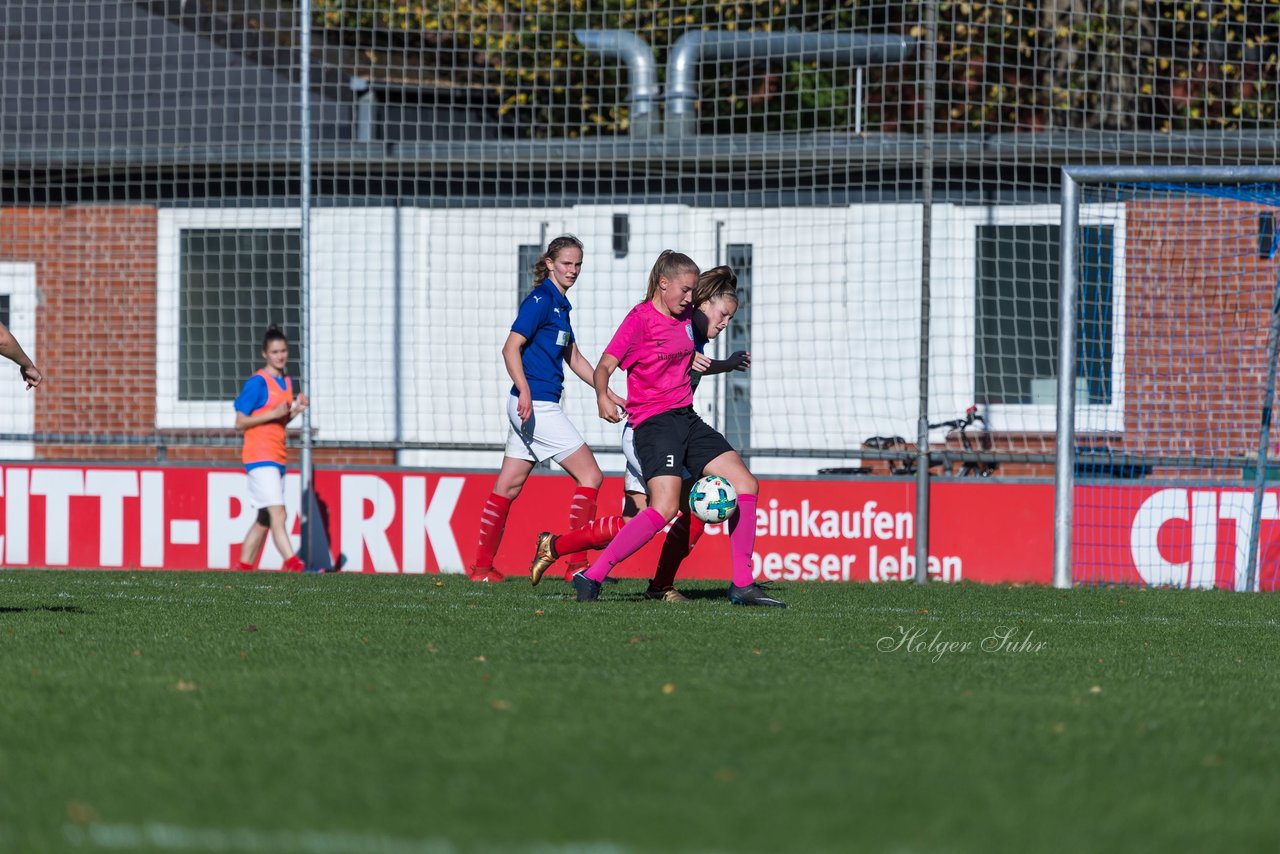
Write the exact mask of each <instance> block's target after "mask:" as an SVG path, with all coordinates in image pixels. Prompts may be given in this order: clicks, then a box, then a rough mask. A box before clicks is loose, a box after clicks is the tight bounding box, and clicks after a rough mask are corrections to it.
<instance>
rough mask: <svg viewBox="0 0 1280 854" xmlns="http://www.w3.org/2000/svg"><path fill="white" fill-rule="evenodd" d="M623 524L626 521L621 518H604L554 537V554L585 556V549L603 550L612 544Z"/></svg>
mask: <svg viewBox="0 0 1280 854" xmlns="http://www.w3.org/2000/svg"><path fill="white" fill-rule="evenodd" d="M625 524H627V520H626V519H623V518H622V517H621V516H605V517H603V518H600V519H597V520H595V521H594V522H592V523H591V524H589V525H583V526H582V527H581V528H574V529H573V530H572V531H570V532H569V533H567V534H561V535H560V536H558V537H556V539H555V544H554V545H555V549H556V554H558V555H559V554H572V553H575V552H576V553H577V554H580V555H585V554H586V550H587V549H603V548H604V547H605V546H607V545H609V543H611V542H613V538H614V537H616V536H618V532H619V531H621V530H622V526H623V525H625Z"/></svg>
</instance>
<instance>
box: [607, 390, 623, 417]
mask: <svg viewBox="0 0 1280 854" xmlns="http://www.w3.org/2000/svg"><path fill="white" fill-rule="evenodd" d="M609 399H610V400H612V401H613V405H614V406H616V407H618V409H619V410H621V411H622V414H623V415H626V414H627V401H626V399H625V398H621V397H618V396H617V395H616V394H614V393H613V390H612V389H611V390H610V391H609Z"/></svg>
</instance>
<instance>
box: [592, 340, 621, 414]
mask: <svg viewBox="0 0 1280 854" xmlns="http://www.w3.org/2000/svg"><path fill="white" fill-rule="evenodd" d="M619 364H621V363H620V362H619V361H618V357H617V356H613V355H611V354H609V353H605V354H604V355H603V356H601V357H600V362H599V364H597V365H596V370H595V374H594V375H593V377H592V383H591V384H592V385H593V386H595V389H596V409H597V410H599V412H600V417H601V418H603V419H604V420H605V421H608V422H609V423H610V424H617V423H618V422H619V421H621V420H622V416H623V414H624V413H623V407H622V406H621V405H620V404H619V403H618V399H619V398H618V396H617V395H616V394H614V393H613V391H612V390H610V388H609V378H610V377H611V376H613V372H614V371H616V370H617V369H618V365H619Z"/></svg>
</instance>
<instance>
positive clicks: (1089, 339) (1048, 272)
mask: <svg viewBox="0 0 1280 854" xmlns="http://www.w3.org/2000/svg"><path fill="white" fill-rule="evenodd" d="M1058 232H1059V227H1058V226H1057V225H1049V224H1043V225H982V226H979V227H978V274H977V300H978V304H977V312H976V316H977V328H976V340H975V356H976V364H975V368H974V380H975V388H974V391H975V394H976V397H977V400H978V401H979V402H981V403H986V404H1023V405H1026V404H1038V405H1052V404H1054V403H1055V401H1056V395H1057V392H1056V388H1057V380H1056V377H1057V373H1058V367H1057V360H1058V354H1057V343H1056V342H1057V340H1058V262H1059V258H1058V246H1059V243H1058ZM1079 242H1080V249H1081V261H1080V271H1079V286H1080V290H1079V292H1078V294H1077V303H1076V324H1077V329H1076V333H1077V334H1076V378H1077V387H1078V389H1079V393H1080V394H1081V398H1080V399H1079V400H1077V404H1078V405H1103V406H1105V405H1107V404H1110V403H1111V400H1112V388H1111V363H1112V346H1113V345H1112V328H1113V322H1112V276H1113V258H1112V256H1113V248H1112V247H1113V242H1114V240H1113V229H1112V228H1111V227H1110V226H1099V225H1092V226H1082V227H1081V229H1080V238H1079Z"/></svg>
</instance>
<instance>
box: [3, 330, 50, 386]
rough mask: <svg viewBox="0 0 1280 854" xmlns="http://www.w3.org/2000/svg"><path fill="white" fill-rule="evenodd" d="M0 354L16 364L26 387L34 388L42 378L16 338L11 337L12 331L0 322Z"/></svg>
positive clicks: (42, 375)
mask: <svg viewBox="0 0 1280 854" xmlns="http://www.w3.org/2000/svg"><path fill="white" fill-rule="evenodd" d="M0 356H4V357H5V358H6V359H8V360H9V361H11V362H13V363H14V364H15V365H17V366H18V370H19V371H21V372H22V379H23V380H24V381H25V382H26V384H27V388H29V389H30V388H35V387H36V386H38V385H40V383H41V382H42V381H43V380H44V374H42V373H40V369H39V368H37V367H36V366H35V363H34V362H32V361H31V357H30V356H28V355H27V354H26V351H24V350H23V349H22V345H21V344H19V343H18V339H17V338H14V337H13V333H12V332H10V331H9V329H8V327H6V326H5V325H4V324H0Z"/></svg>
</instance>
